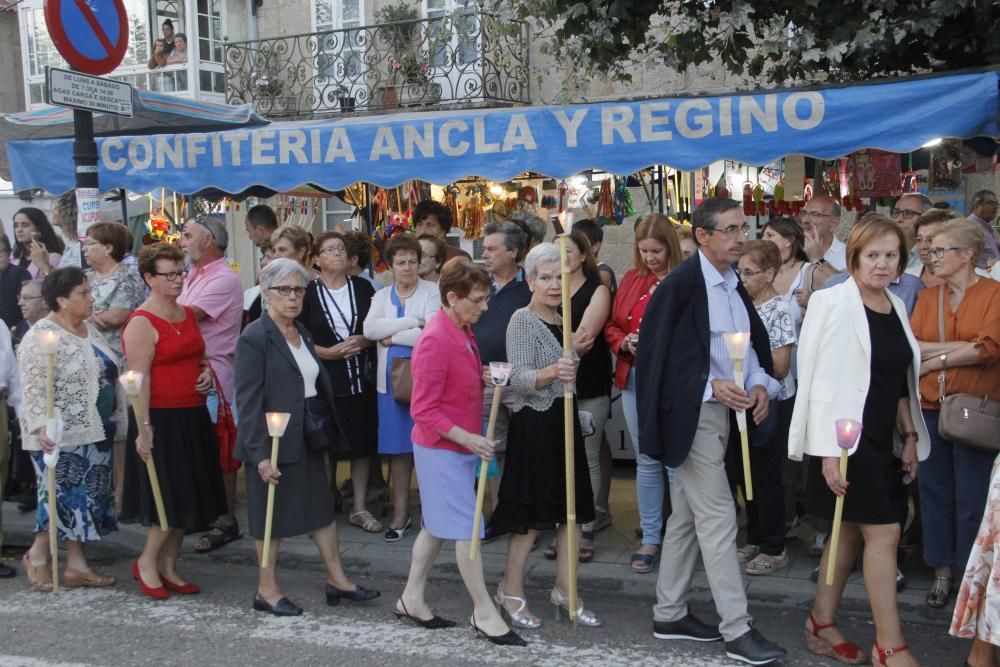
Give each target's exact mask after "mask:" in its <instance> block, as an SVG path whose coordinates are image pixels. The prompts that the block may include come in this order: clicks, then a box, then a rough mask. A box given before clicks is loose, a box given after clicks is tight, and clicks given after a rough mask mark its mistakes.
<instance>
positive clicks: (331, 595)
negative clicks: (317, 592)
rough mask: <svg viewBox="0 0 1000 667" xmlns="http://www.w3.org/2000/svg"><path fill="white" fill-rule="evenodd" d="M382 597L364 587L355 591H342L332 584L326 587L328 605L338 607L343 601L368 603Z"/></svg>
mask: <svg viewBox="0 0 1000 667" xmlns="http://www.w3.org/2000/svg"><path fill="white" fill-rule="evenodd" d="M380 595H382V594H381V593H379V592H378V591H370V590H368V589H367V588H365V587H364V586H356V587H355V588H354V590H353V591H342V590H340V589H339V588H337V587H336V586H333V585H331V584H327V585H326V603H327V604H328V605H330V606H331V607H336V606H337V605H338V604H340V601H341V600H347V601H348V602H368V601H369V600H374V599H375V598H377V597H378V596H380Z"/></svg>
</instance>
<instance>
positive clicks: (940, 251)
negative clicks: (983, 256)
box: [927, 246, 965, 259]
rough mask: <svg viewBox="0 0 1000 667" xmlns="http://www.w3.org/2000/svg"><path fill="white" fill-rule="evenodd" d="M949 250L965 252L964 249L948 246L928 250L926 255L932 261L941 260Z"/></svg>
mask: <svg viewBox="0 0 1000 667" xmlns="http://www.w3.org/2000/svg"><path fill="white" fill-rule="evenodd" d="M949 250H965V248H959V247H956V246H948V247H947V248H929V249H928V250H927V254H928V255H930V256H931V257H933V258H934V259H941V258H942V257H944V254H945V253H946V252H948V251H949Z"/></svg>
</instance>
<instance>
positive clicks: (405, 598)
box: [395, 257, 525, 646]
mask: <svg viewBox="0 0 1000 667" xmlns="http://www.w3.org/2000/svg"><path fill="white" fill-rule="evenodd" d="M490 284H491V280H490V275H489V274H488V273H487V272H486V270H485V269H483V268H482V267H479V266H476V265H475V264H473V263H472V262H471V261H470V260H468V259H465V258H462V257H456V258H454V259H451V260H449V261H448V262H446V263H445V265H444V268H443V269H442V271H441V277H440V279H439V281H438V287H439V288H440V290H441V303H442V304H443V306H442V308H441V312H440V313H438V314H437V315H436V316H435V317H433V318H431V319H430V320H428V321H427V326H426V327H425V328H424V332H423V334H422V335H421V336H420V340H419V341H417V344H416V346H415V347H414V348H413V357H412V361H411V364H412V373H413V394H412V397H411V401H410V414H411V416H412V417H413V431H412V434H411V437H412V438H413V445H414V446H413V462H414V465H415V467H416V470H417V482H418V485H419V487H420V505H421V509H422V511H423V528H422V529H421V530H420V533H419V534H418V535H417V539H416V541H415V542H414V543H413V557H412V560H411V561H410V576H409V578H408V579H407V581H406V588H405V589H404V590H403V594H402V595H401V596H400V597H399V600H398V601H397V602H396V609H395V613H396V616H398V617H399V618H407V619H410V620H411V621H413V622H415V623H416V624H417V625H419V626H421V627H423V628H428V629H436V628H447V627H451V626H453V625H455V623H454V622H452V621H449V620H446V619H443V618H441V617H439V616H435V615H434V613H433V612H431V610H430V607H429V606H428V605H427V602H426V600H425V599H424V589H425V587H426V585H427V576H428V575H429V574H430V572H431V568H432V567H433V566H434V559H435V558H437V555H438V553H439V552H440V551H441V543H442V542H443V541H444V540H455V558H456V560H457V561H458V569H459V571H460V572H461V573H462V580H463V581H464V582H465V587H466V588H467V589H468V591H469V595H471V596H472V602H473V604H474V607H473V610H472V618H471V619H470V620H469V624H470V625H471V626H472V627H473V629H475V631H476V633H477V634H479V635H480V636H481V637H484V638H485V639H488V640H489V641H491V642H493V643H494V644H500V645H505V646H524V645H525V642H524V640H523V639H521V638H520V637H519V636H518V635H517V634H516V633H515V632H514V631H512V630H511V629H510V628H508V627H507V624H506V623H504V621H503V619H502V618H501V617H500V614H499V612H498V611H497V608H496V607H495V606H494V605H493V600H492V599H490V594H489V593H488V592H487V591H486V582H485V581H484V578H483V561H482V558H479V559H478V560H475V561H473V560H471V559H470V558H469V544H470V539H471V537H472V525H473V521H474V514H475V507H476V491H475V486H474V484H475V479H476V471H477V470H478V469H479V462H480V460H486V461H488V460H489V459H491V458H493V454H494V449H495V443H493V442H490V441H489V440H487V439H486V438H484V437H483V436H482V434H481V429H482V414H483V408H482V406H483V382H482V366H481V362H480V358H479V348H477V347H476V341H475V338H473V336H472V325H473V324H475V323H476V322H477V321H478V320H479V316H480V315H482V314H483V312H485V311H486V302H487V300H488V299H489V296H490ZM483 525H484V523H480V536H482V534H483V533H482V527H483Z"/></svg>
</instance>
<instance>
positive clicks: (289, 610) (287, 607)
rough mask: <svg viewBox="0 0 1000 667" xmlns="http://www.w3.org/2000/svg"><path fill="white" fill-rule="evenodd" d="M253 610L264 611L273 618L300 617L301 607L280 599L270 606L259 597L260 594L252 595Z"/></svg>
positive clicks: (286, 599) (285, 599)
mask: <svg viewBox="0 0 1000 667" xmlns="http://www.w3.org/2000/svg"><path fill="white" fill-rule="evenodd" d="M253 608H254V609H255V610H257V611H266V612H267V613H269V614H274V615H275V616H301V615H302V607H300V606H298V605H297V604H295V603H294V602H292V601H291V600H289V599H288V598H281V599H280V600H278V601H277V602H275V603H274V604H273V605H271V604H268V602H267V600H265V599H264V598H262V597H261V596H260V593H254V596H253Z"/></svg>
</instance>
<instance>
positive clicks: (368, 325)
mask: <svg viewBox="0 0 1000 667" xmlns="http://www.w3.org/2000/svg"><path fill="white" fill-rule="evenodd" d="M392 290H393V287H392V286H390V287H388V288H386V289H382V290H379V291H377V292H375V296H373V297H372V305H371V308H370V309H369V310H368V316H367V317H366V318H365V324H364V332H365V338H367V339H368V340H372V341H375V347H376V348H377V349H378V376H377V378H376V380H377V382H376V389H378V393H380V394H385V393H388V389H387V388H386V383H385V372H386V369H385V364H386V359H388V356H389V348H387V347H385V346H384V345H382V343H381V342H380V341H382V340H385V339H386V338H392V344H393V345H405V346H407V347H413V346H414V345H416V344H417V338H419V337H420V334H421V333H422V332H423V329H421V328H420V326H419V322H418V320H423V321H424V323H425V324H426V323H427V321H428V320H429V319H431V316H432V315H434V313H436V312H437V311H439V310H441V292H440V290H439V289H438V286H437V283H432V282H430V281H429V280H423V279H420V278H418V279H417V288H416V290H414V292H413V294H412V295H411V296H410V297H409V298H408V299H407V300H406V303H405V305H404V306H403V313H404V317H396V306H394V305H392V299H391V298H390V294H391V293H392Z"/></svg>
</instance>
